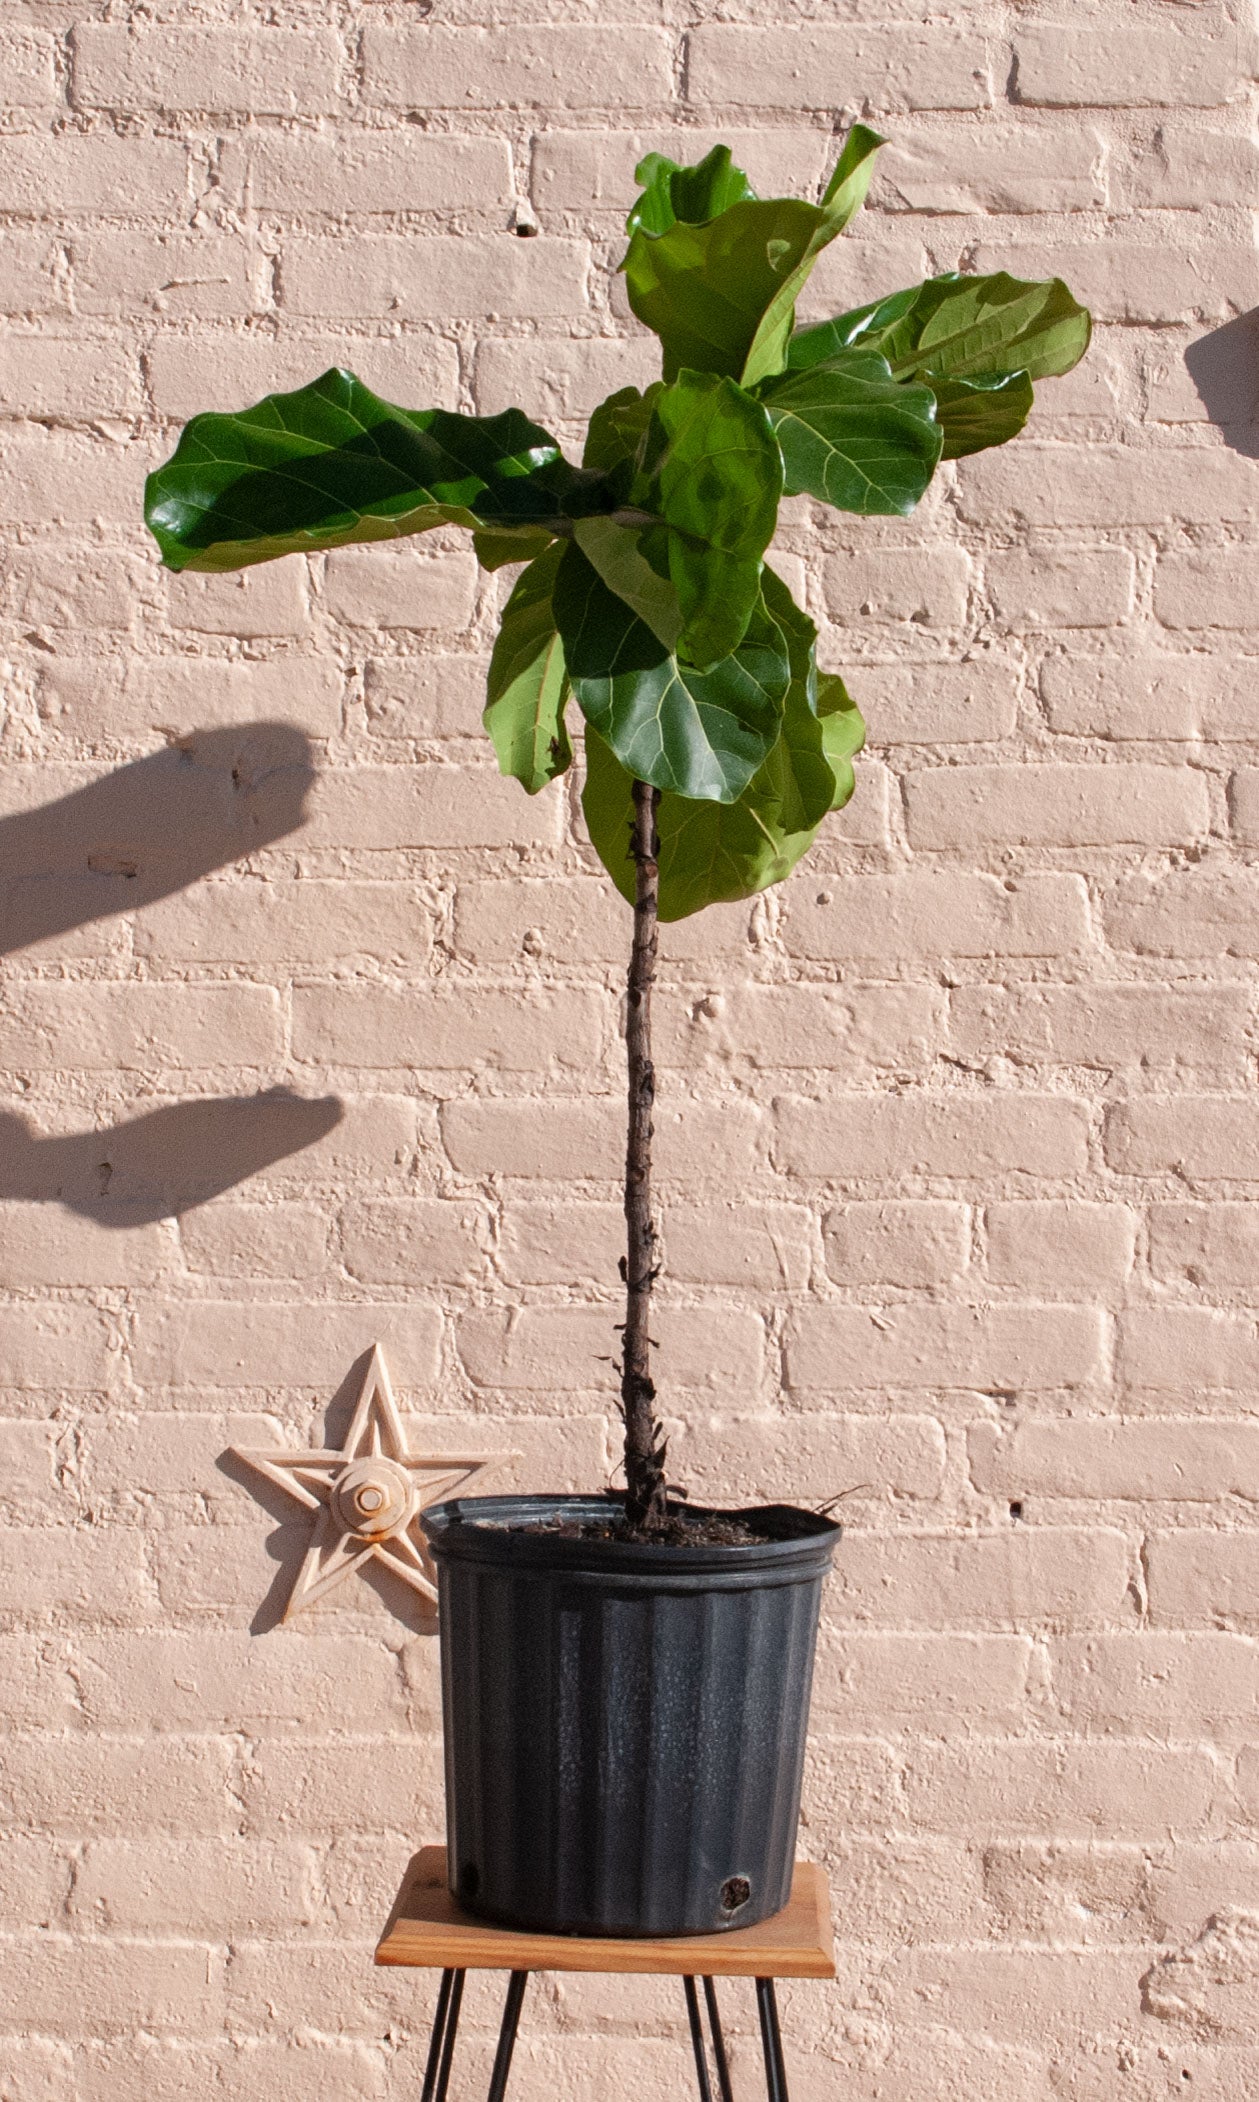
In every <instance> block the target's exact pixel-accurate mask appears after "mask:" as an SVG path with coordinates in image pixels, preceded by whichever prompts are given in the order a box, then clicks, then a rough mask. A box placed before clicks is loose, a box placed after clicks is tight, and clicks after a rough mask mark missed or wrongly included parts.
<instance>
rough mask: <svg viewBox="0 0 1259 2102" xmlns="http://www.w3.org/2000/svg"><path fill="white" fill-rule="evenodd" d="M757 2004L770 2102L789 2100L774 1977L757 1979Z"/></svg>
mask: <svg viewBox="0 0 1259 2102" xmlns="http://www.w3.org/2000/svg"><path fill="white" fill-rule="evenodd" d="M756 2006H757V2012H758V2013H759V2015H760V2017H761V2044H762V2047H763V2049H764V2052H765V2092H766V2094H767V2095H768V2097H769V2102H787V2073H786V2068H785V2067H784V2065H783V2040H782V2031H781V2030H780V2029H779V2027H778V2002H777V2000H776V1999H775V1997H774V1981H773V1979H772V1978H758V1979H757V1981H756Z"/></svg>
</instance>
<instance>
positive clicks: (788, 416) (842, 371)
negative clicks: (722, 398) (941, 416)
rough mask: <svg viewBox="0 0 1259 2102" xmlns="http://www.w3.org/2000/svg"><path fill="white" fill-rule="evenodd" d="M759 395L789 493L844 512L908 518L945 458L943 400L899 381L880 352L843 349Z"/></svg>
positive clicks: (783, 377)
mask: <svg viewBox="0 0 1259 2102" xmlns="http://www.w3.org/2000/svg"><path fill="white" fill-rule="evenodd" d="M760 399H761V400H762V401H763V402H764V404H765V407H766V409H767V410H768V411H769V419H770V422H771V423H772V424H773V426H774V435H775V437H776V438H777V440H778V443H779V445H780V447H781V448H782V457H783V467H784V469H785V471H786V485H785V486H786V493H787V494H788V496H796V495H799V494H800V493H801V492H802V491H803V492H805V493H806V494H808V495H809V496H816V497H819V498H821V500H822V501H823V502H824V503H828V504H834V505H835V506H836V508H837V509H838V510H840V511H859V512H865V513H882V514H885V515H894V516H901V517H904V516H905V515H906V514H907V513H908V512H910V511H912V510H913V508H914V505H915V504H916V503H917V502H918V500H919V498H920V497H921V496H922V493H923V491H924V490H925V489H926V487H927V484H928V483H929V482H930V480H931V477H932V475H933V474H934V473H935V470H936V465H937V463H938V461H939V459H940V447H941V440H942V434H941V431H940V429H939V426H938V425H937V422H936V398H935V395H934V394H933V393H932V391H931V389H930V388H928V387H915V386H904V385H902V384H900V383H899V382H898V381H897V380H895V379H893V377H892V373H891V368H890V367H889V365H888V363H887V360H886V358H882V357H880V356H879V355H878V354H877V352H872V351H860V350H850V351H844V352H841V353H840V354H839V356H838V357H837V358H836V359H835V360H834V361H833V362H831V363H830V364H826V365H814V366H812V367H810V368H809V369H808V370H807V371H803V372H785V373H782V374H781V375H779V376H778V377H777V378H775V379H771V380H767V381H766V382H765V383H764V385H763V386H762V388H761V390H760Z"/></svg>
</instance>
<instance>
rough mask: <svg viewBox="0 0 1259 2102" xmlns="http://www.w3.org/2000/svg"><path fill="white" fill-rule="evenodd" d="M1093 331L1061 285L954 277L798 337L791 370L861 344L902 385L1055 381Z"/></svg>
mask: <svg viewBox="0 0 1259 2102" xmlns="http://www.w3.org/2000/svg"><path fill="white" fill-rule="evenodd" d="M1090 326H1091V324H1090V320H1089V316H1088V313H1087V311H1086V310H1085V308H1084V307H1082V306H1080V305H1079V304H1078V303H1077V302H1076V301H1075V300H1074V299H1073V298H1072V296H1071V294H1070V292H1069V291H1068V290H1067V287H1066V286H1065V285H1064V284H1063V282H1062V279H1061V278H1059V277H1053V278H1046V279H1042V280H1040V281H1037V282H1030V281H1027V280H1025V279H1022V278H1017V277H1007V275H1006V274H1005V272H1004V271H998V272H997V273H996V275H994V276H992V277H962V276H959V275H958V274H957V273H956V272H951V273H950V274H949V275H947V276H945V277H931V278H928V279H927V281H926V283H925V284H922V285H912V286H910V287H908V288H907V290H905V291H903V292H894V293H892V294H891V295H890V297H889V298H887V299H880V300H876V301H875V302H874V304H873V305H872V306H868V307H858V308H856V309H855V310H854V311H853V312H852V313H851V314H840V315H839V316H838V317H837V318H836V319H835V320H834V321H822V322H819V323H818V324H817V325H816V326H815V327H813V328H806V329H800V330H799V331H798V332H797V333H796V335H795V336H793V338H792V341H791V345H790V348H789V350H788V353H787V362H788V364H789V365H790V366H791V367H792V368H793V369H803V368H804V367H806V366H809V365H816V364H820V363H823V362H824V361H825V360H827V359H828V358H832V357H834V356H835V354H836V352H837V351H840V350H849V349H852V348H853V347H854V346H857V345H860V346H861V347H862V348H863V349H866V350H877V351H881V352H882V354H883V356H884V357H885V358H886V359H887V361H888V363H889V365H890V366H891V368H892V370H893V372H894V373H895V374H896V377H897V378H898V379H924V380H926V381H928V383H929V382H930V380H931V378H932V376H933V375H939V376H940V377H942V378H943V377H949V378H952V379H969V380H979V379H996V378H1000V377H1001V376H1002V375H1004V374H1006V373H1011V372H1025V373H1026V374H1027V376H1028V378H1029V379H1032V380H1038V379H1049V378H1051V377H1053V376H1056V375H1058V374H1061V373H1064V372H1070V370H1071V368H1072V366H1073V365H1076V364H1078V363H1079V361H1080V359H1081V358H1082V357H1083V355H1084V353H1085V351H1086V350H1087V349H1088V342H1089V331H1090Z"/></svg>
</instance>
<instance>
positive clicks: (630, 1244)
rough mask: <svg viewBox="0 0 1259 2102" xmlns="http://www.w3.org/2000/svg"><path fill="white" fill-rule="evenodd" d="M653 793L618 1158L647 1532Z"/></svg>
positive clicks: (633, 1419)
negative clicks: (623, 1140)
mask: <svg viewBox="0 0 1259 2102" xmlns="http://www.w3.org/2000/svg"><path fill="white" fill-rule="evenodd" d="M659 803H660V791H659V789H658V788H652V787H650V786H649V785H648V783H647V782H645V781H636V782H635V783H634V825H633V831H632V834H631V840H630V851H631V853H632V854H633V857H634V870H635V882H634V945H633V948H632V950H631V952H630V966H629V983H628V999H627V1003H626V1009H625V1049H626V1055H627V1061H628V1065H629V1137H628V1143H627V1146H626V1153H625V1225H626V1232H627V1242H626V1251H625V1338H624V1350H623V1353H622V1360H621V1411H622V1414H623V1416H624V1418H625V1480H626V1489H627V1494H626V1515H627V1517H628V1518H629V1521H630V1524H631V1525H640V1526H642V1525H645V1526H650V1525H653V1524H655V1523H657V1522H658V1521H659V1520H661V1519H662V1518H663V1517H664V1515H665V1482H664V1458H665V1449H664V1440H663V1438H662V1437H661V1435H660V1426H659V1424H658V1423H657V1421H656V1410H655V1401H656V1389H655V1386H654V1384H653V1382H652V1377H651V1288H652V1285H653V1284H654V1283H655V1279H656V1229H655V1224H654V1222H653V1219H652V1211H651V1135H652V1122H651V1115H652V1109H653V1106H654V1103H655V1097H656V1075H655V1069H654V1067H653V1065H652V1062H651V989H652V986H653V985H654V984H655V982H656V926H657V900H658V895H659V889H660V872H659V867H658V865H657V859H656V857H657V855H658V854H659V852H660V841H659V838H658V837H657V834H656V811H657V808H658V807H659Z"/></svg>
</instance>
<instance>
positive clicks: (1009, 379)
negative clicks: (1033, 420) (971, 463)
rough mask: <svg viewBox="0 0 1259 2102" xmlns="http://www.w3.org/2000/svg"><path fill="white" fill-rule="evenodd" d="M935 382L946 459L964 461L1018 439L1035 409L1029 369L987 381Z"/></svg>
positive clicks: (938, 416)
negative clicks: (968, 455) (970, 455)
mask: <svg viewBox="0 0 1259 2102" xmlns="http://www.w3.org/2000/svg"><path fill="white" fill-rule="evenodd" d="M931 385H932V392H933V393H934V395H935V398H936V419H937V421H938V423H939V425H940V429H941V431H942V433H943V435H944V450H943V452H942V453H941V455H940V457H941V459H942V460H961V459H964V458H965V457H966V455H967V454H968V453H981V452H985V451H986V450H987V448H988V447H989V446H990V445H1004V444H1005V443H1006V442H1007V440H1008V439H1010V438H1017V437H1018V434H1019V432H1020V431H1021V430H1022V428H1023V425H1024V424H1025V423H1026V422H1027V419H1028V417H1029V416H1030V414H1031V411H1032V399H1033V396H1032V383H1031V381H1030V380H1029V378H1028V376H1027V374H1026V373H1025V372H1009V373H1006V374H1005V375H1004V377H1002V378H1000V379H987V380H946V379H934V378H933V380H932V383H931Z"/></svg>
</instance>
